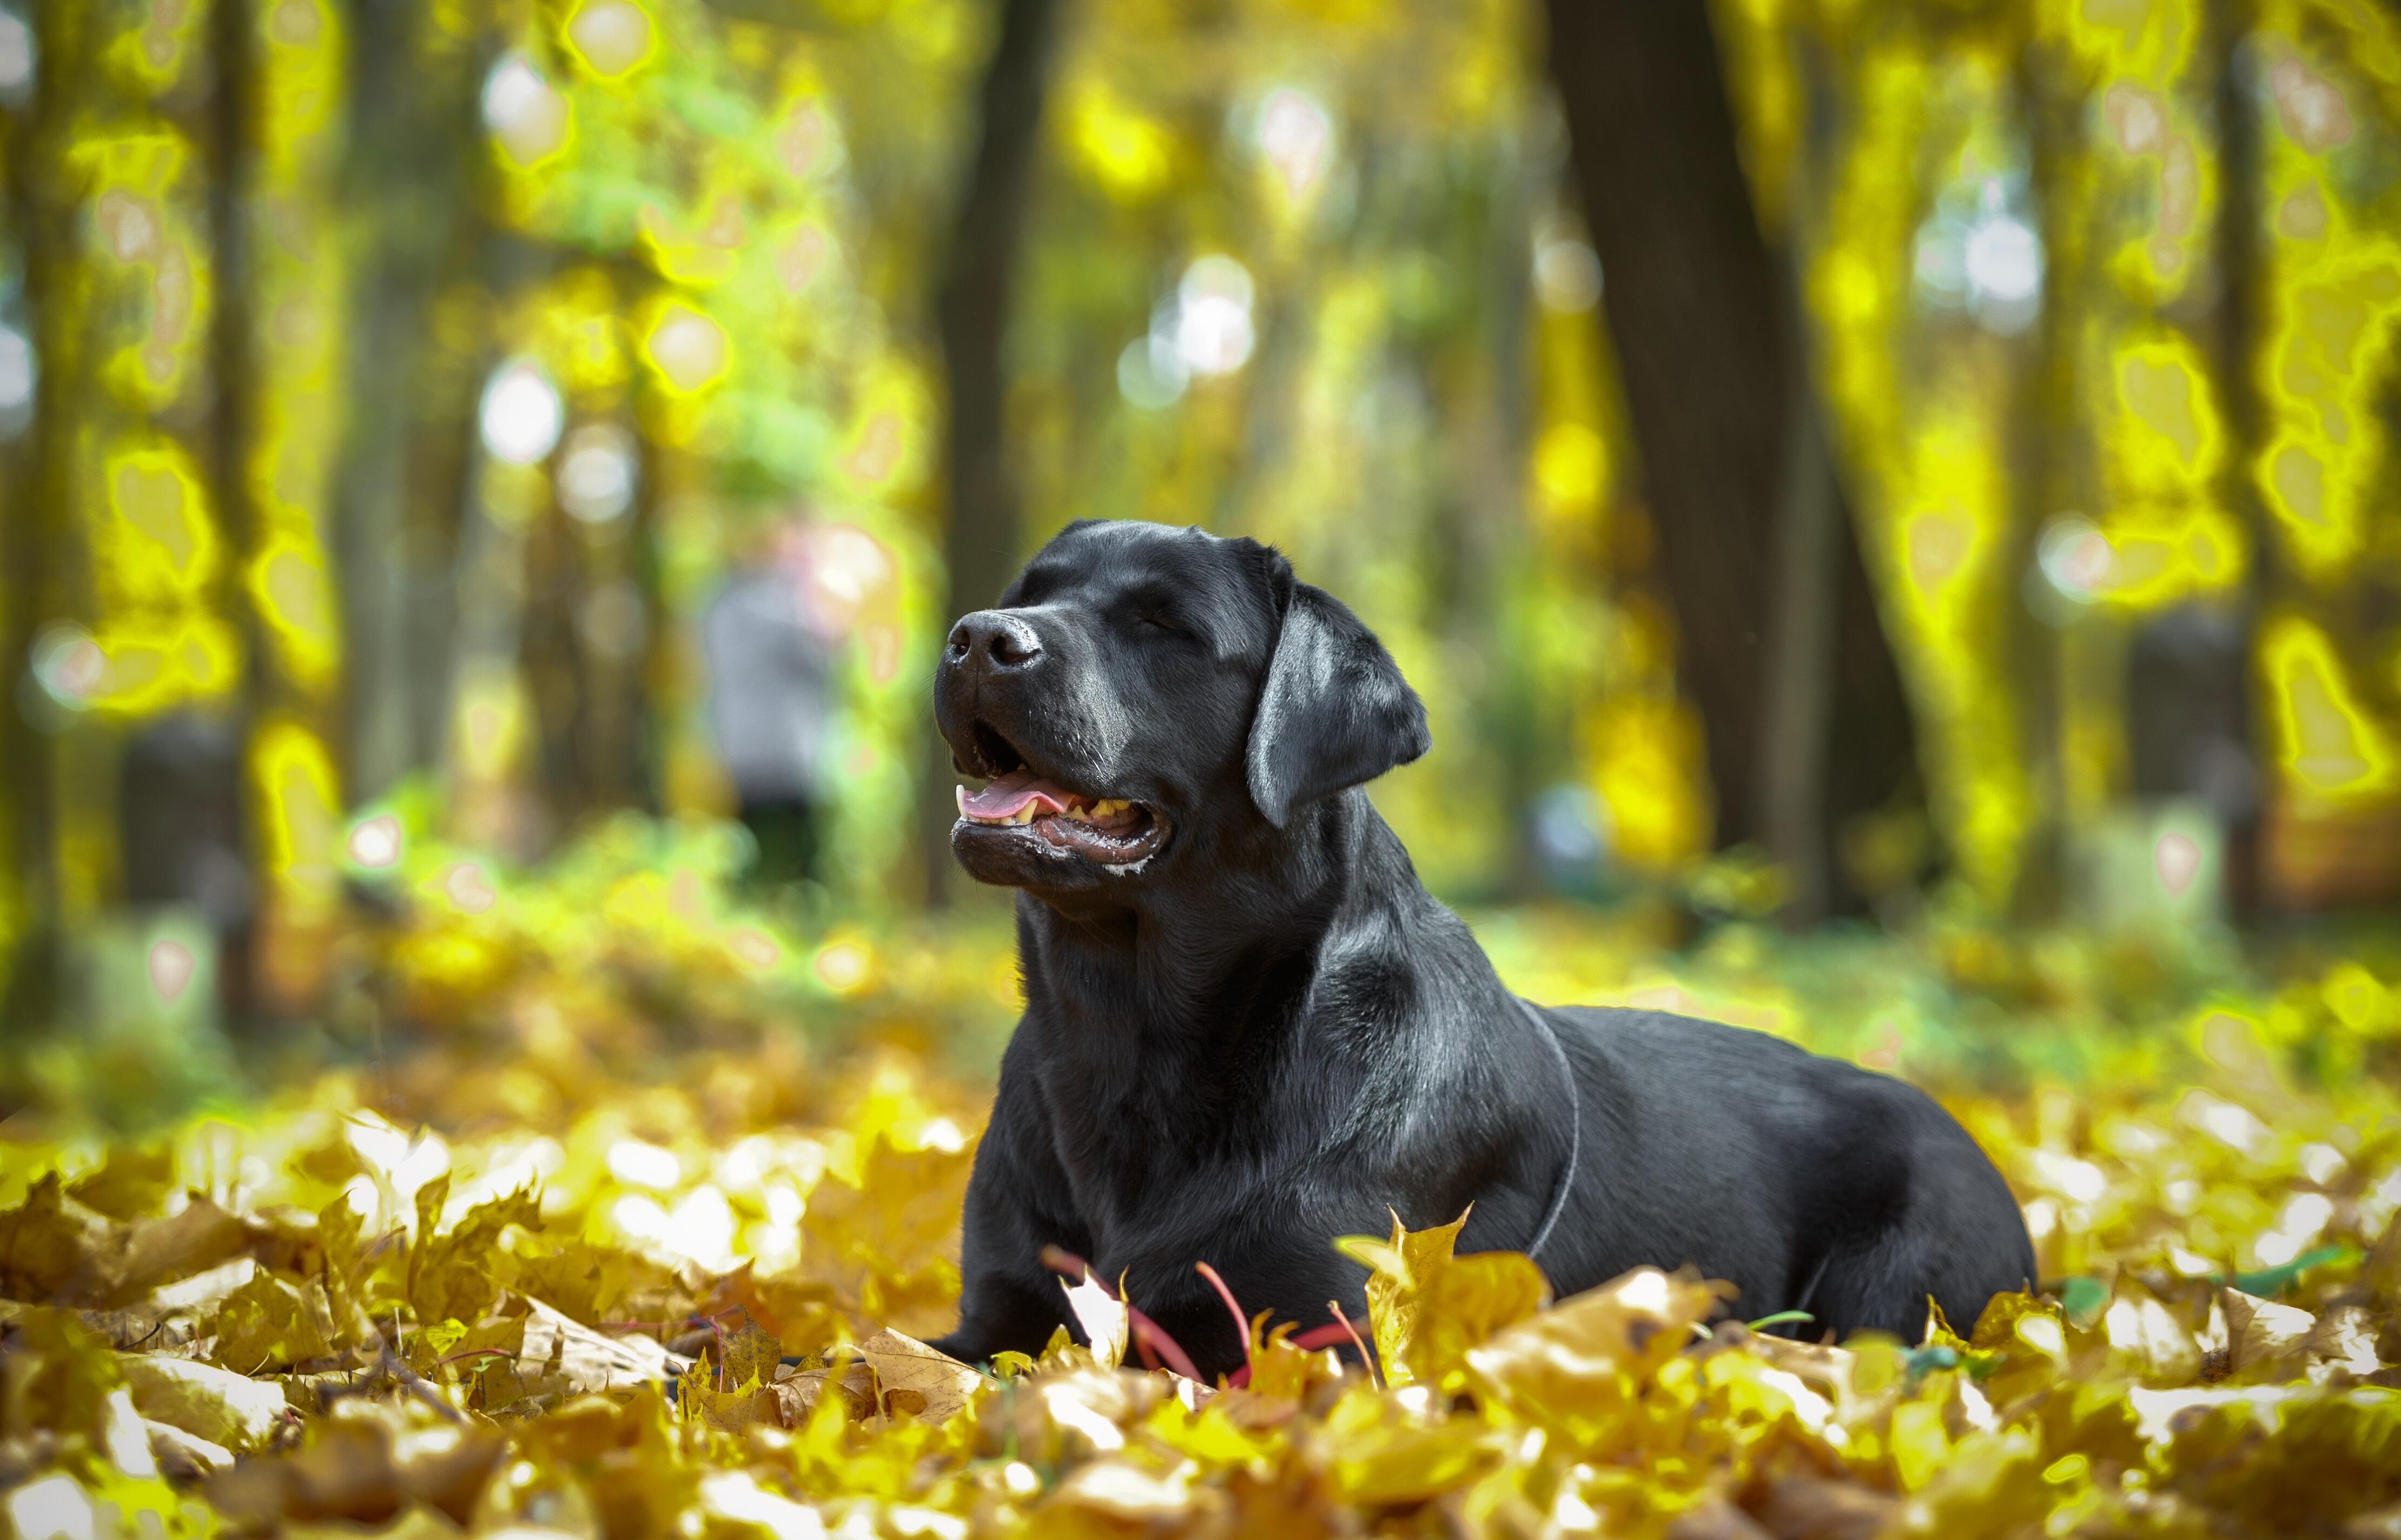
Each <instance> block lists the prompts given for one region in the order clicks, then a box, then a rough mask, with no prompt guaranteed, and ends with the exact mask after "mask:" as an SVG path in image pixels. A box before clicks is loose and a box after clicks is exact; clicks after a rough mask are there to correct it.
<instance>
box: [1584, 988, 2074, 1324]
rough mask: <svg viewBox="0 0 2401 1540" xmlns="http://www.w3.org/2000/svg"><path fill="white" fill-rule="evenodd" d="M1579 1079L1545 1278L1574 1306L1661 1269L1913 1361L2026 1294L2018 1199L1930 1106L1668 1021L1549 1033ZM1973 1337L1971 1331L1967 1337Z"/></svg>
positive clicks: (1654, 1015)
mask: <svg viewBox="0 0 2401 1540" xmlns="http://www.w3.org/2000/svg"><path fill="white" fill-rule="evenodd" d="M1545 1015H1547V1017H1548V1018H1549V1019H1550V1020H1551V1021H1552V1023H1553V1024H1554V1025H1555V1026H1556V1028H1557V1031H1558V1033H1559V1038H1560V1043H1561V1045H1562V1046H1563V1047H1565V1048H1566V1049H1567V1051H1568V1055H1569V1057H1570V1060H1571V1062H1572V1063H1573V1064H1574V1065H1575V1067H1576V1070H1577V1081H1578V1090H1579V1094H1580V1097H1581V1098H1582V1112H1581V1116H1582V1122H1583V1130H1584V1143H1583V1152H1582V1154H1581V1156H1580V1158H1579V1161H1578V1166H1579V1170H1578V1174H1577V1180H1576V1184H1575V1188H1574V1192H1573V1195H1572V1197H1571V1203H1570V1209H1569V1213H1568V1215H1567V1216H1566V1217H1565V1218H1564V1219H1563V1221H1562V1223H1561V1224H1560V1226H1559V1233H1558V1235H1557V1238H1556V1239H1555V1240H1554V1241H1553V1242H1552V1244H1551V1246H1550V1247H1549V1249H1548V1252H1547V1253H1546V1255H1545V1257H1544V1265H1545V1267H1546V1269H1547V1270H1548V1271H1550V1273H1551V1274H1552V1279H1553V1282H1554V1284H1555V1285H1556V1286H1557V1288H1558V1290H1559V1291H1560V1292H1561V1293H1563V1294H1564V1293H1568V1292H1572V1291H1573V1290H1575V1289H1578V1288H1586V1287H1589V1286H1590V1285H1593V1284H1597V1283H1599V1282H1602V1281H1603V1280H1605V1279H1607V1278H1610V1277H1612V1276H1614V1275H1616V1274H1618V1273H1621V1272H1623V1271H1624V1270H1625V1269H1626V1268H1628V1267H1632V1266H1635V1265H1638V1264H1640V1263H1644V1262H1649V1263H1653V1264H1655V1265H1660V1266H1675V1265H1678V1264H1680V1263H1684V1262H1690V1263H1692V1264H1693V1265H1694V1266H1696V1267H1698V1268H1699V1269H1700V1271H1701V1272H1703V1273H1704V1274H1708V1275H1709V1276H1711V1277H1718V1278H1724V1279H1728V1280H1730V1281H1731V1282H1733V1283H1735V1284H1736V1285H1737V1286H1738V1287H1740V1288H1741V1289H1742V1291H1743V1292H1742V1295H1741V1298H1740V1299H1738V1300H1737V1301H1736V1304H1735V1309H1736V1312H1737V1313H1738V1314H1740V1315H1746V1316H1749V1317H1753V1318H1756V1317H1758V1316H1761V1315H1770V1314H1774V1313H1777V1312H1779V1311H1784V1310H1793V1309H1798V1310H1805V1311H1807V1312H1808V1313H1809V1314H1810V1315H1811V1316H1812V1317H1813V1319H1812V1321H1811V1322H1810V1323H1809V1325H1808V1326H1807V1327H1806V1328H1805V1329H1804V1333H1803V1334H1805V1335H1807V1336H1811V1337H1815V1336H1817V1335H1818V1334H1819V1333H1820V1332H1822V1331H1824V1330H1825V1329H1829V1328H1831V1329H1833V1330H1834V1331H1835V1332H1836V1334H1837V1335H1838V1336H1839V1335H1841V1334H1843V1333H1846V1332H1849V1331H1853V1330H1858V1329H1863V1328H1873V1329H1878V1330H1884V1331H1890V1332H1893V1333H1895V1334H1896V1335H1900V1336H1902V1337H1904V1338H1906V1339H1908V1340H1910V1341H1912V1342H1914V1341H1915V1340H1916V1339H1917V1335H1918V1333H1919V1332H1920V1331H1922V1330H1923V1329H1924V1327H1925V1324H1926V1302H1927V1299H1928V1296H1929V1295H1930V1296H1932V1297H1933V1298H1934V1299H1935V1300H1936V1301H1938V1302H1941V1305H1942V1308H1943V1313H1944V1315H1946V1316H1949V1317H1950V1318H1951V1319H1952V1321H1953V1323H1954V1324H1955V1325H1956V1326H1958V1327H1960V1328H1961V1329H1966V1327H1967V1326H1968V1325H1969V1323H1971V1322H1972V1321H1973V1320H1974V1318H1975V1315H1976V1314H1977V1313H1978V1312H1979V1311H1981V1310H1982V1309H1983V1304H1984V1302H1985V1301H1986V1300H1987V1299H1989V1298H1990V1297H1991V1296H1992V1295H1993V1294H1994V1293H1996V1292H1999V1291H2003V1290H2008V1289H2015V1288H2026V1287H2029V1286H2030V1285H2031V1284H2032V1282H2033V1280H2034V1269H2035V1262H2034V1248H2033V1246H2032V1244H2031V1243H2030V1242H2029V1240H2028V1239H2027V1236H2026V1230H2025V1223H2024V1219H2023V1217H2022V1216H2021V1215H2020V1214H2019V1212H2018V1208H2017V1204H2016V1201H2015V1199H2014V1198H2012V1197H2011V1195H2010V1190H2009V1187H2008V1184H2007V1183H2006V1182H2004V1181H2003V1180H2002V1179H2001V1176H2000V1173H1999V1172H1998V1171H1996V1169H1995V1168H1994V1166H1993V1164H1992V1162H1991V1161H1990V1160H1989V1159H1987V1158H1986V1156H1985V1155H1984V1152H1983V1151H1982V1150H1980V1149H1979V1148H1977V1146H1976V1143H1975V1141H1974V1140H1973V1139H1971V1138H1969V1136H1968V1133H1967V1131H1966V1130H1965V1129H1963V1128H1961V1127H1960V1126H1959V1124H1958V1123H1957V1122H1956V1121H1955V1119H1953V1118H1952V1117H1951V1115H1950V1114H1949V1113H1947V1112H1945V1111H1943V1110H1942V1109H1941V1107H1940V1106H1938V1105H1937V1104H1936V1103H1935V1102H1934V1100H1933V1099H1932V1098H1931V1097H1928V1096H1927V1095H1926V1094H1925V1093H1924V1092H1922V1091H1920V1090H1918V1089H1917V1088H1916V1087H1914V1086H1912V1085H1909V1084H1907V1083H1903V1082H1900V1081H1898V1080H1894V1079H1891V1078H1890V1077H1888V1076H1885V1075H1878V1074H1874V1073H1872V1072H1870V1071H1868V1070H1861V1069H1859V1068H1858V1067H1857V1066H1855V1065H1851V1064H1847V1063H1844V1062H1842V1061H1839V1060H1835V1059H1829V1058H1821V1057H1818V1056H1816V1055H1813V1054H1809V1053H1806V1052H1804V1050H1802V1049H1800V1048H1798V1047H1796V1046H1794V1045H1793V1044H1791V1043H1786V1042H1784V1041H1782V1040H1781V1039H1778V1038H1775V1037H1771V1036H1769V1035H1767V1034H1766V1033H1763V1032H1754V1031H1747V1030H1744V1029H1740V1028H1735V1027H1727V1026H1723V1025H1721V1024H1719V1023H1717V1022H1710V1021H1701V1020H1695V1019H1694V1018H1692V1017H1688V1016H1679V1015H1668V1014H1667V1013H1665V1012H1659V1011H1640V1010H1623V1009H1609V1008H1602V1007H1563V1008H1555V1009H1552V1010H1549V1011H1547V1012H1546V1013H1545ZM1963 1316H1964V1317H1965V1318H1964V1319H1962V1317H1963Z"/></svg>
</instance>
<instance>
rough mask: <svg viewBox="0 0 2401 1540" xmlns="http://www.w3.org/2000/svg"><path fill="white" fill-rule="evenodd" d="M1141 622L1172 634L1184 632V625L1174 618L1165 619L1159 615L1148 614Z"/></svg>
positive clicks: (1176, 634)
mask: <svg viewBox="0 0 2401 1540" xmlns="http://www.w3.org/2000/svg"><path fill="white" fill-rule="evenodd" d="M1139 623H1140V624H1142V625H1145V626H1147V627H1149V628H1150V629H1151V630H1153V631H1163V632H1166V633H1167V634H1169V635H1171V636H1181V635H1183V634H1184V628H1183V627H1182V626H1180V625H1177V624H1176V623H1175V622H1174V621H1173V620H1166V619H1163V618H1161V617H1159V616H1157V615H1146V616H1144V617H1143V618H1142V620H1141V621H1140V622H1139Z"/></svg>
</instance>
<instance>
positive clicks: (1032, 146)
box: [926, 0, 1059, 902]
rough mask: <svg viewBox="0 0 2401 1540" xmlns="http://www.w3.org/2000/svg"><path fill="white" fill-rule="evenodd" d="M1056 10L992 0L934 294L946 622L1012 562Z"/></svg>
mask: <svg viewBox="0 0 2401 1540" xmlns="http://www.w3.org/2000/svg"><path fill="white" fill-rule="evenodd" d="M1058 10H1059V5H1058V0H1002V4H1001V7H1000V21H999V29H998V35H997V36H996V37H995V40H994V43H993V50H992V60H991V62H990V63H989V64H987V65H986V66H985V69H984V77H983V89H982V90H981V92H980V94H979V96H978V99H977V102H978V105H977V116H976V147H975V157H974V159H973V160H972V161H970V162H969V164H968V167H967V178H966V181H965V182H964V183H963V184H961V188H960V194H959V202H958V211H957V214H956V217H955V219H954V223H953V225H952V229H951V249H950V253H949V258H948V261H947V263H946V264H945V266H944V268H943V273H942V279H941V289H940V294H939V295H938V297H937V299H936V301H935V324H936V328H937V330H938V331H939V332H940V340H941V348H942V363H943V368H944V370H945V371H946V373H947V375H948V383H949V387H950V413H949V420H948V422H947V424H946V434H945V438H944V442H943V485H944V487H945V489H946V494H947V496H948V497H949V503H950V506H949V522H948V525H947V529H946V537H945V539H944V541H943V550H942V555H943V559H944V561H945V562H946V563H947V565H948V566H949V571H950V595H949V597H950V603H949V606H948V608H947V611H946V613H945V614H944V616H943V624H944V625H945V626H947V625H948V624H949V622H950V621H951V620H954V619H955V618H956V617H958V616H960V615H963V614H966V613H967V612H968V611H970V610H976V609H982V608H985V607H986V606H990V605H991V604H992V603H993V601H994V600H995V599H997V598H999V597H1000V591H1001V590H1002V589H1003V588H1005V587H1007V586H1008V579H1009V578H1010V576H1011V575H1012V574H1013V573H1014V572H1015V570H1016V566H1017V560H1018V555H1019V552H1018V539H1019V529H1018V517H1017V512H1018V510H1017V498H1016V496H1015V492H1014V489H1013V487H1012V486H1011V484H1010V483H1009V479H1008V466H1007V463H1006V456H1005V454H1004V448H1005V445H1004V438H1005V424H1004V422H1003V420H1002V419H1003V412H1004V407H1005V405H1006V398H1007V394H1008V380H1007V377H1006V374H1005V371H1004V360H1003V358H1002V345H1003V343H1004V341H1005V340H1006V337H1007V334H1008V313H1009V298H1010V293H1011V291H1012V290H1013V288H1014V287H1015V279H1016V275H1017V259H1018V248H1019V246H1020V244H1021V238H1022V233H1023V230H1024V225H1025V206H1026V203H1027V201H1028V198H1029V195H1030V193H1031V190H1032V186H1033V181H1034V161H1035V154H1036V150H1037V149H1038V148H1039V145H1040V131H1041V124H1042V100H1043V96H1044V94H1045V90H1046V87H1047V82H1048V77H1049V75H1050V54H1051V45H1052V40H1053V38H1054V36H1055V34H1056V33H1057V31H1058ZM949 770H950V754H949V751H948V750H946V749H944V748H943V747H942V745H941V744H940V742H939V741H937V742H936V743H935V744H934V752H933V758H932V760H931V761H930V764H929V771H930V773H929V775H928V794H929V795H928V796H927V797H926V815H927V816H926V829H927V835H928V838H927V848H926V883H927V888H928V891H929V893H930V895H931V896H932V897H933V898H934V899H936V900H937V901H938V902H939V901H940V899H941V897H942V896H943V895H944V894H945V893H947V891H948V888H949V883H950V872H951V853H950V840H949V837H948V830H949V828H950V825H951V820H952V816H953V807H952V801H951V791H950V775H949Z"/></svg>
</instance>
